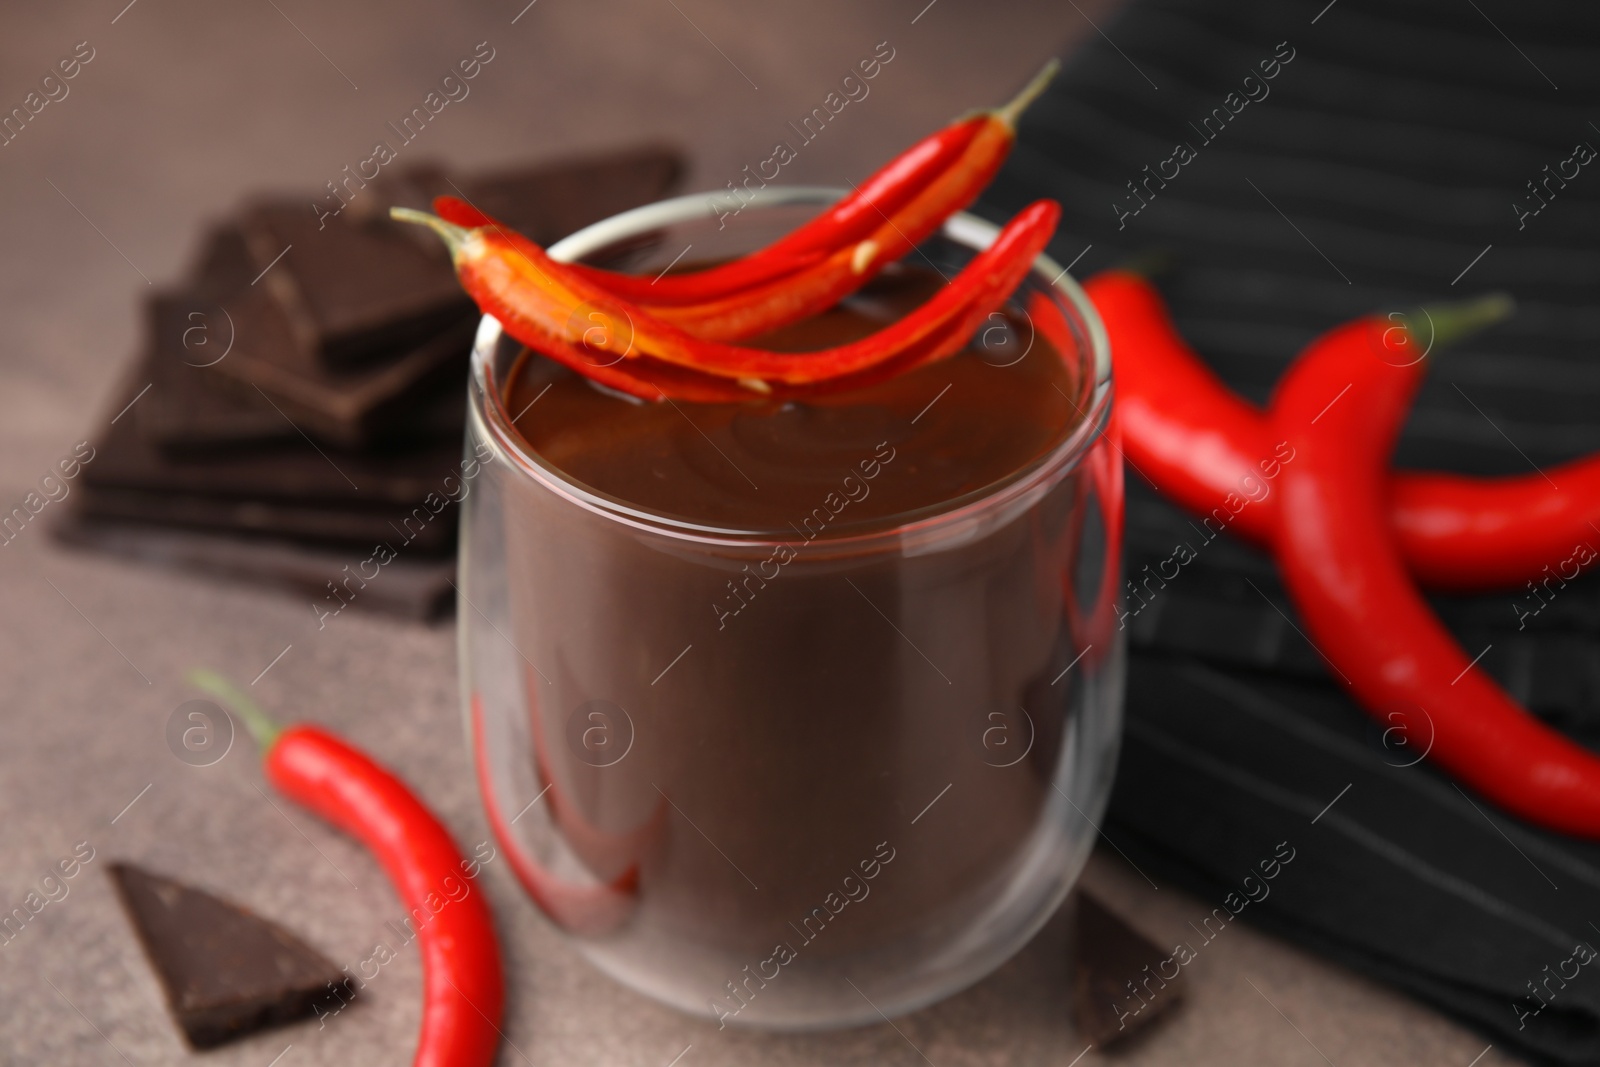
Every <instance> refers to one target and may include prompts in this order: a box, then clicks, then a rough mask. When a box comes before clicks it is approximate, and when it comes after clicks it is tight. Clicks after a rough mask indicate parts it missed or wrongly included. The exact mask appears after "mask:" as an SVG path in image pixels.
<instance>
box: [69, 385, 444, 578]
mask: <svg viewBox="0 0 1600 1067" xmlns="http://www.w3.org/2000/svg"><path fill="white" fill-rule="evenodd" d="M142 386H143V383H142V382H140V381H139V380H138V379H137V378H136V379H134V380H133V384H132V385H131V387H130V388H129V389H128V391H127V392H125V393H124V394H123V395H122V396H121V397H120V398H119V399H118V400H117V401H116V402H115V406H114V407H113V408H112V410H113V411H116V410H120V409H121V408H122V407H123V406H125V405H126V404H127V403H128V402H129V401H130V400H132V399H133V397H134V394H135V393H136V392H137V391H138V390H139V389H140V388H142ZM140 403H143V401H142V400H141V401H140ZM462 406H464V405H462ZM95 448H96V455H95V458H94V461H93V462H92V463H90V464H86V465H85V466H84V469H83V473H82V475H80V476H79V479H78V485H77V488H76V490H75V492H74V494H73V496H74V500H75V506H76V507H77V508H78V509H79V511H80V513H81V514H83V515H85V516H89V517H94V518H104V519H123V520H132V521H142V522H151V523H164V524H168V525H178V526H188V527H194V528H203V529H212V530H231V531H235V532H240V533H250V534H257V535H259V534H268V533H280V534H284V535H286V536H290V537H293V538H296V539H306V540H313V541H318V542H324V543H334V544H345V545H352V546H356V547H359V546H366V547H368V548H370V547H371V546H372V544H373V543H376V542H377V541H386V542H388V544H390V545H391V546H392V547H393V548H394V549H395V550H396V551H397V552H400V553H412V552H416V553H422V554H440V553H444V552H449V551H451V550H452V549H453V548H454V545H455V526H456V516H455V512H454V505H453V503H452V502H451V500H450V496H451V495H455V496H459V495H460V494H461V492H462V488H461V487H462V485H463V484H464V482H463V478H462V471H461V466H460V463H461V445H460V442H459V437H455V438H447V439H443V440H434V441H424V442H420V443H417V444H410V445H403V446H402V445H395V446H392V447H389V448H386V449H384V450H382V451H376V450H366V451H361V452H351V451H344V450H339V449H334V448H331V447H330V448H320V447H319V446H317V445H314V444H313V443H312V442H310V441H307V440H306V439H305V438H303V437H300V436H299V435H298V434H297V435H296V436H295V438H294V439H293V440H290V441H287V442H285V443H284V444H282V445H280V446H273V447H262V448H251V449H238V450H235V451H230V452H208V453H203V454H196V455H192V456H183V457H178V456H172V455H168V454H164V453H163V452H161V450H160V449H158V448H156V447H155V446H154V445H153V444H152V443H151V442H150V441H148V440H146V439H145V438H144V437H142V436H141V435H140V434H139V432H138V430H137V429H136V428H135V426H134V425H133V420H132V419H131V418H124V419H122V420H120V421H119V422H117V423H114V424H112V425H111V426H110V427H109V428H108V430H107V431H106V433H105V435H104V436H103V437H102V438H100V439H99V440H97V441H96V442H95ZM447 478H449V479H452V480H451V481H449V482H446V479H447Z"/></svg>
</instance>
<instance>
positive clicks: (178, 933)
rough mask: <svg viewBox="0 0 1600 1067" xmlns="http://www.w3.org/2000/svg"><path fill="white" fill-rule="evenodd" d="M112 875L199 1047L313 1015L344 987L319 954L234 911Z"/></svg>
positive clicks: (206, 898) (155, 881)
mask: <svg viewBox="0 0 1600 1067" xmlns="http://www.w3.org/2000/svg"><path fill="white" fill-rule="evenodd" d="M110 873H111V878H112V881H113V882H114V883H115V885H116V888H117V893H118V895H119V896H120V897H121V898H122V906H123V908H124V909H125V910H126V911H127V913H128V918H129V919H130V920H131V921H132V923H133V927H134V930H135V931H136V932H137V933H138V935H139V941H140V943H141V944H142V945H143V946H144V952H145V955H146V956H147V957H148V958H149V960H150V965H151V966H152V967H153V968H154V969H155V972H156V977H157V978H159V979H160V981H161V987H162V989H163V990H164V991H165V993H166V996H167V1006H168V1007H169V1008H170V1009H171V1011H172V1015H173V1018H175V1019H176V1020H177V1022H178V1025H179V1026H180V1027H181V1028H182V1029H183V1034H184V1037H186V1038H187V1039H188V1041H189V1044H190V1045H191V1046H193V1047H194V1048H197V1049H199V1048H210V1047H212V1046H214V1045H220V1044H222V1043H223V1042H224V1041H230V1040H232V1039H234V1038H236V1037H242V1036H244V1035H245V1034H248V1033H252V1032H254V1031H256V1030H259V1029H262V1028H263V1027H267V1026H275V1025H278V1024H280V1023H285V1022H290V1021H292V1020H294V1019H298V1018H301V1017H303V1016H306V1015H309V1014H311V1010H312V1005H313V1004H314V1003H315V1002H316V1001H317V1000H318V998H319V997H322V996H325V995H326V994H327V990H328V986H329V983H337V982H342V981H344V977H345V976H344V974H343V973H341V972H340V970H339V968H338V967H336V966H335V965H334V964H333V962H332V961H331V960H329V959H328V958H327V957H326V956H324V955H322V953H320V952H318V951H317V950H316V949H314V948H312V947H311V946H310V945H308V944H306V943H305V942H304V941H302V940H300V939H299V938H298V937H296V936H295V935H294V934H291V933H290V932H289V931H288V930H285V929H284V928H283V927H281V926H279V925H278V924H277V923H275V922H271V921H269V920H267V919H263V918H261V917H260V916H258V915H254V914H252V913H251V912H249V911H246V910H245V909H244V908H241V907H239V906H238V905H237V904H231V903H229V902H228V901H225V900H222V899H220V898H218V897H214V896H212V895H211V894H210V893H207V892H204V891H203V890H199V889H195V888H192V887H190V886H186V885H184V884H182V883H181V882H175V881H173V880H172V879H170V878H166V877H163V876H162V875H159V874H155V873H153V872H151V871H146V870H143V869H141V868H139V867H135V866H134V865H132V864H130V863H114V864H112V865H111V869H110Z"/></svg>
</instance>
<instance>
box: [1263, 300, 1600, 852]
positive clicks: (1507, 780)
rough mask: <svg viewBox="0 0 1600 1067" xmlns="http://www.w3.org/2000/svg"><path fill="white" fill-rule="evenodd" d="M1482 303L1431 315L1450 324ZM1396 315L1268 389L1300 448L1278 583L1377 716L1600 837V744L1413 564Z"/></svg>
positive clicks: (1512, 798)
mask: <svg viewBox="0 0 1600 1067" xmlns="http://www.w3.org/2000/svg"><path fill="white" fill-rule="evenodd" d="M1486 310H1489V309H1488V308H1487V307H1486V306H1485V305H1481V304H1480V305H1478V306H1476V307H1466V308H1462V309H1459V310H1458V311H1457V312H1455V313H1446V312H1439V311H1435V312H1433V313H1432V315H1431V319H1432V321H1433V323H1434V324H1435V327H1436V329H1437V330H1438V331H1439V332H1441V333H1442V332H1445V330H1446V329H1447V328H1448V327H1450V326H1451V325H1454V323H1452V322H1451V320H1452V319H1455V318H1457V317H1458V316H1465V317H1467V318H1471V317H1473V316H1474V315H1480V314H1482V313H1483V312H1484V311H1486ZM1393 328H1394V327H1393V323H1391V322H1389V321H1388V320H1385V319H1381V318H1369V319H1365V320H1361V321H1359V322H1356V323H1353V324H1351V325H1348V326H1343V327H1340V328H1338V329H1336V330H1334V331H1332V332H1331V333H1329V334H1326V335H1324V336H1323V337H1321V338H1319V339H1318V340H1317V341H1315V342H1313V343H1312V345H1311V346H1310V348H1308V349H1307V350H1306V352H1305V353H1304V355H1302V356H1301V357H1300V359H1299V360H1298V361H1297V362H1296V363H1295V365H1294V366H1293V367H1291V368H1290V370H1289V372H1288V374H1287V375H1286V376H1285V377H1284V380H1283V382H1282V384H1281V385H1280V387H1279V389H1278V392H1277V394H1276V396H1275V398H1274V401H1273V405H1272V427H1273V429H1274V431H1275V432H1276V433H1277V434H1279V435H1281V436H1282V438H1284V439H1285V440H1287V441H1288V442H1289V443H1290V445H1291V446H1292V447H1293V448H1294V450H1295V459H1294V461H1293V462H1292V463H1289V464H1286V465H1285V466H1284V468H1283V471H1282V473H1281V475H1280V478H1281V486H1280V489H1279V492H1280V494H1281V504H1280V506H1279V507H1278V510H1277V529H1276V538H1275V540H1276V552H1275V554H1276V557H1277V560H1278V566H1279V568H1280V570H1281V572H1282V574H1283V580H1284V584H1285V585H1286V586H1287V587H1288V590H1289V593H1290V595H1291V597H1292V598H1293V600H1294V602H1295V606H1296V607H1297V609H1298V610H1299V613H1300V616H1301V618H1302V619H1303V620H1304V622H1305V625H1306V629H1307V630H1308V631H1309V633H1310V637H1311V639H1312V641H1313V642H1314V643H1315V645H1316V647H1317V649H1318V650H1319V651H1320V652H1321V653H1322V655H1324V656H1325V657H1326V658H1327V659H1328V661H1329V662H1330V663H1331V664H1333V666H1334V667H1335V669H1336V671H1337V673H1338V674H1339V676H1340V678H1341V680H1342V681H1343V682H1344V684H1345V685H1346V687H1348V688H1349V689H1350V691H1351V692H1352V693H1354V694H1355V695H1356V697H1357V698H1358V699H1359V700H1360V701H1361V702H1362V703H1363V704H1364V705H1365V706H1366V708H1367V709H1368V711H1369V712H1370V713H1371V714H1372V715H1373V716H1374V717H1376V718H1377V719H1378V720H1379V721H1380V722H1383V723H1385V725H1389V726H1394V725H1396V724H1398V725H1399V726H1401V727H1403V728H1404V729H1405V731H1406V735H1407V737H1408V739H1411V740H1413V741H1415V742H1416V743H1417V744H1419V745H1425V744H1426V745H1428V746H1429V747H1428V752H1429V756H1430V758H1432V759H1434V760H1437V761H1438V763H1439V764H1440V765H1441V766H1442V767H1444V768H1445V769H1446V770H1448V771H1449V772H1450V773H1451V774H1453V775H1454V776H1456V777H1457V778H1459V779H1460V780H1462V781H1463V782H1466V783H1467V784H1469V785H1471V786H1472V787H1473V788H1475V789H1477V790H1478V791H1479V792H1480V793H1482V794H1483V795H1485V796H1487V797H1488V798H1490V799H1491V800H1493V801H1495V802H1496V803H1498V804H1499V805H1501V806H1502V807H1504V808H1505V809H1507V810H1508V811H1511V812H1513V813H1514V814H1516V815H1519V816H1521V817H1522V818H1524V819H1526V820H1528V821H1529V822H1532V823H1536V824H1538V825H1540V826H1545V827H1548V828H1550V829H1554V830H1560V831H1563V832H1565V833H1570V834H1577V835H1581V836H1584V837H1590V838H1594V837H1600V755H1597V754H1596V753H1594V752H1591V751H1589V750H1587V749H1585V748H1583V747H1582V746H1580V745H1578V744H1576V743H1575V742H1573V741H1571V740H1569V739H1567V738H1566V737H1564V736H1562V735H1561V734H1559V733H1557V732H1556V731H1555V730H1552V729H1550V728H1549V727H1548V726H1545V725H1544V724H1543V723H1541V722H1539V721H1538V720H1537V719H1534V718H1533V717H1532V716H1530V715H1528V714H1527V712H1525V711H1523V710H1522V709H1521V708H1520V707H1518V706H1517V704H1516V702H1515V701H1513V700H1512V699H1511V698H1510V697H1509V696H1507V695H1506V694H1505V692H1504V691H1502V690H1501V689H1500V687H1499V686H1497V685H1496V684H1495V683H1494V682H1493V681H1492V680H1491V679H1490V678H1489V676H1488V675H1487V674H1485V673H1484V672H1483V671H1482V670H1480V669H1478V668H1477V667H1476V666H1475V661H1474V660H1472V659H1471V658H1470V657H1468V656H1467V654H1466V653H1465V652H1463V651H1462V649H1461V648H1460V646H1458V645H1457V644H1456V642H1455V640H1454V639H1453V638H1452V637H1451V636H1450V634H1449V632H1448V631H1447V630H1445V628H1444V626H1443V625H1442V624H1441V623H1440V622H1439V620H1438V618H1437V617H1436V616H1435V615H1434V614H1433V612H1432V611H1431V610H1430V609H1429V607H1428V605H1427V604H1426V603H1425V602H1424V601H1423V599H1422V597H1421V595H1420V594H1419V593H1418V591H1417V589H1416V587H1415V586H1414V585H1413V584H1412V582H1411V580H1410V577H1409V575H1408V574H1407V573H1406V568H1405V561H1404V560H1403V559H1402V558H1401V555H1400V552H1399V550H1398V548H1397V547H1396V544H1395V541H1394V537H1393V533H1392V527H1391V524H1390V520H1389V518H1388V507H1387V500H1386V494H1385V482H1386V477H1387V475H1386V471H1387V466H1388V460H1389V456H1390V454H1391V452H1392V451H1393V449H1394V445H1395V442H1396V440H1397V438H1398V437H1399V433H1400V428H1401V425H1402V424H1403V422H1404V421H1405V416H1406V412H1407V410H1408V408H1409V406H1410V403H1411V400H1412V397H1413V396H1414V395H1415V393H1416V390H1417V388H1418V387H1419V385H1420V384H1421V381H1422V373H1423V361H1417V362H1414V363H1411V364H1410V365H1407V366H1399V365H1396V363H1400V362H1403V361H1402V360H1396V361H1394V362H1389V361H1386V360H1384V359H1382V358H1379V355H1378V353H1379V352H1380V351H1382V350H1383V349H1384V348H1385V347H1387V346H1389V345H1390V344H1391V340H1390V339H1391V337H1392V331H1393ZM1437 340H1438V339H1437V338H1436V342H1437ZM1413 343H1415V342H1413ZM1429 738H1431V742H1428V741H1425V739H1429Z"/></svg>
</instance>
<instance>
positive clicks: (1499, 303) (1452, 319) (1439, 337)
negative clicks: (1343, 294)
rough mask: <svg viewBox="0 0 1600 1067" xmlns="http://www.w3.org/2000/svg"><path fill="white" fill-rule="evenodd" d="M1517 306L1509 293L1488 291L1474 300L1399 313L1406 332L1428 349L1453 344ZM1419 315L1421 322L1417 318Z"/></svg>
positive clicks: (1506, 317)
mask: <svg viewBox="0 0 1600 1067" xmlns="http://www.w3.org/2000/svg"><path fill="white" fill-rule="evenodd" d="M1516 310H1517V302H1516V301H1515V300H1514V299H1512V297H1511V294H1510V293H1488V294H1486V295H1484V296H1480V297H1477V298H1476V299H1473V300H1461V301H1453V302H1451V303H1448V304H1431V305H1425V306H1423V307H1420V308H1417V309H1416V310H1415V311H1414V312H1409V313H1407V312H1400V313H1398V314H1399V316H1400V319H1401V321H1403V322H1404V323H1405V326H1406V332H1407V333H1410V334H1411V335H1412V337H1413V338H1414V339H1416V340H1417V341H1419V342H1421V343H1423V345H1424V347H1425V348H1427V349H1428V350H1429V351H1431V350H1432V349H1433V347H1434V346H1435V345H1449V344H1454V343H1455V342H1457V341H1459V340H1461V339H1462V338H1464V337H1470V336H1471V335H1472V334H1475V333H1477V332H1478V331H1479V330H1482V329H1486V328H1487V327H1490V326H1493V325H1494V324H1495V323H1497V322H1500V321H1502V320H1504V319H1508V318H1510V317H1511V315H1512V313H1514V312H1515V311H1516ZM1418 316H1420V317H1421V319H1422V322H1421V323H1418V322H1417V318H1418ZM1418 326H1421V327H1422V330H1419V329H1418Z"/></svg>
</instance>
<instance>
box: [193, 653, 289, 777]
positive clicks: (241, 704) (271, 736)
mask: <svg viewBox="0 0 1600 1067" xmlns="http://www.w3.org/2000/svg"><path fill="white" fill-rule="evenodd" d="M185 677H186V679H187V681H188V682H189V684H190V685H192V686H194V687H195V688H196V689H200V690H203V691H205V692H206V693H209V694H210V695H211V696H214V697H216V698H217V699H218V700H220V701H222V702H223V703H224V704H225V705H227V707H228V710H230V711H234V712H237V713H238V715H239V718H241V719H243V720H244V726H245V729H246V730H249V731H250V736H251V738H253V739H254V740H255V743H256V745H257V746H258V747H259V748H260V749H261V753H262V755H266V754H267V753H268V752H270V751H272V746H273V745H275V744H277V743H278V735H279V734H281V733H283V727H282V726H280V725H278V723H277V722H275V721H274V720H273V718H272V716H270V715H268V714H267V713H266V712H264V711H262V710H261V708H260V707H259V706H258V705H257V704H256V702H255V701H253V700H251V699H250V698H249V696H247V695H246V694H245V692H244V690H242V689H240V688H239V687H238V686H236V685H234V684H233V683H232V682H230V681H228V679H227V678H225V677H224V676H222V675H221V674H219V673H217V672H216V671H213V670H207V669H205V668H203V667H201V668H196V669H194V670H192V671H190V672H189V673H188V674H187V675H186V676H185Z"/></svg>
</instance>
